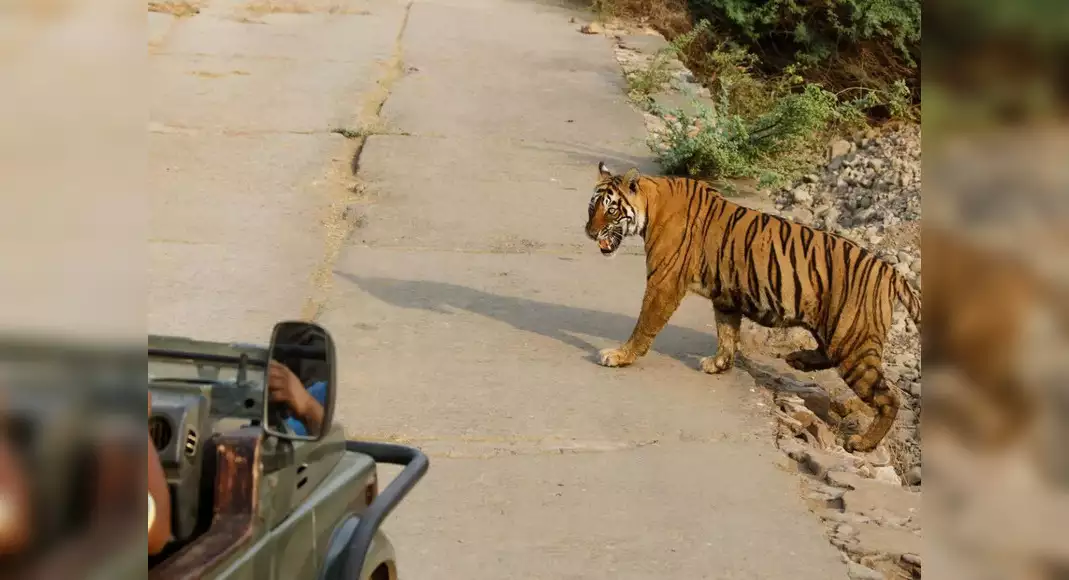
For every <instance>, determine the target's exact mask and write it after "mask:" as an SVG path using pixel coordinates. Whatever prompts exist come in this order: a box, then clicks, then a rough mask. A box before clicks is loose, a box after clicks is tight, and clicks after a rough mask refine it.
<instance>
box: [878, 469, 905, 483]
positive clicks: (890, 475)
mask: <svg viewBox="0 0 1069 580" xmlns="http://www.w3.org/2000/svg"><path fill="white" fill-rule="evenodd" d="M873 474H874V477H873V479H875V480H876V481H882V482H884V483H889V484H891V485H902V479H901V478H899V477H898V473H897V472H896V471H895V468H894V467H892V466H890V465H884V466H882V467H877V468H876V469H874V470H873Z"/></svg>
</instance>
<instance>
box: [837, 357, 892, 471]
mask: <svg viewBox="0 0 1069 580" xmlns="http://www.w3.org/2000/svg"><path fill="white" fill-rule="evenodd" d="M838 370H839V376H841V377H842V378H843V380H844V381H846V384H847V385H848V386H849V387H850V389H851V390H852V391H854V393H855V394H856V395H857V396H858V397H859V398H860V399H861V400H862V401H864V402H865V404H866V405H868V406H869V407H871V408H872V410H873V411H875V412H876V416H875V417H874V418H873V420H872V424H871V425H869V428H868V430H867V431H865V432H864V433H861V434H857V435H851V436H850V438H849V439H847V441H846V445H845V447H846V450H847V451H860V452H868V451H872V450H873V449H875V448H876V446H877V445H879V444H880V442H881V441H883V438H884V437H885V436H887V433H888V431H890V430H891V426H892V425H894V422H895V417H896V416H898V409H899V407H900V406H901V401H900V400H899V398H898V395H897V394H895V392H894V391H893V390H892V389H891V387H890V385H888V384H887V380H886V379H885V378H884V375H883V361H882V348H876V349H873V348H871V347H870V348H869V349H867V350H866V352H865V353H864V354H862V355H860V356H857V355H855V356H850V357H847V358H846V360H844V361H843V363H841V364H840V365H839V369H838Z"/></svg>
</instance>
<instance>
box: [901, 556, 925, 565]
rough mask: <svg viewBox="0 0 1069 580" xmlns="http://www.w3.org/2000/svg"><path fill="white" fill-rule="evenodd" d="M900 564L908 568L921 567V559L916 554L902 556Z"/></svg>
mask: <svg viewBox="0 0 1069 580" xmlns="http://www.w3.org/2000/svg"><path fill="white" fill-rule="evenodd" d="M902 563H903V564H909V565H910V566H916V567H918V568H920V567H921V557H920V556H918V555H917V554H902Z"/></svg>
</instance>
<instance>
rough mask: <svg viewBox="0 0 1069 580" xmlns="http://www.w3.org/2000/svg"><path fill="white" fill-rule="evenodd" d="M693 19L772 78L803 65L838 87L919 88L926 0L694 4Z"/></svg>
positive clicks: (695, 0) (710, 0)
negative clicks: (904, 83) (903, 83)
mask: <svg viewBox="0 0 1069 580" xmlns="http://www.w3.org/2000/svg"><path fill="white" fill-rule="evenodd" d="M688 7H689V11H690V15H691V17H692V18H693V19H694V20H708V21H709V22H711V23H712V26H713V28H714V29H715V30H716V31H717V32H718V33H719V34H720V35H722V36H724V37H727V38H729V39H731V40H732V41H733V43H734V44H735V45H736V46H737V47H741V48H744V49H747V50H749V51H751V52H753V53H754V54H755V55H757V56H758V57H759V58H760V59H761V61H762V63H763V65H764V67H765V71H764V72H766V73H772V74H778V73H779V72H781V71H782V70H783V68H784V67H786V66H788V65H791V64H799V65H801V66H802V67H803V68H802V71H803V74H805V76H806V77H807V79H809V80H819V81H824V84H825V85H826V86H829V87H834V88H845V87H851V86H860V87H864V88H868V89H877V90H882V91H887V90H889V88H890V87H891V85H893V84H894V83H895V82H896V81H898V80H899V79H907V80H908V81H909V83H910V86H911V88H918V86H919V80H918V79H917V67H918V66H919V60H920V41H921V3H920V0H824V1H823V2H802V1H799V0H688Z"/></svg>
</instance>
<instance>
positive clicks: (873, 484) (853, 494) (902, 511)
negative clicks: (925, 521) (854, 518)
mask: <svg viewBox="0 0 1069 580" xmlns="http://www.w3.org/2000/svg"><path fill="white" fill-rule="evenodd" d="M888 467H889V466H888ZM879 469H882V468H879ZM827 480H828V483H830V484H831V485H836V486H838V487H848V488H850V489H849V490H848V491H847V492H846V493H844V494H843V511H845V512H849V513H854V514H858V515H862V516H865V517H869V518H874V519H896V520H900V521H908V520H911V519H913V518H915V517H917V516H918V515H919V513H920V505H921V494H919V493H917V492H913V491H910V490H909V489H907V488H904V487H900V486H895V485H887V484H886V483H881V482H879V481H874V480H871V479H865V478H863V477H861V476H860V475H857V474H854V473H846V472H844V471H831V472H829V473H828V477H827Z"/></svg>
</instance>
